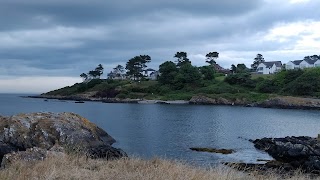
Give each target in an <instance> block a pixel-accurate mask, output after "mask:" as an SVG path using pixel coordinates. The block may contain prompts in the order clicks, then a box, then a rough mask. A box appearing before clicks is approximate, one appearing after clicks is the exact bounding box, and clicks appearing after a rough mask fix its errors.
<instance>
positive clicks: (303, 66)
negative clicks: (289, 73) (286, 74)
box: [299, 60, 314, 69]
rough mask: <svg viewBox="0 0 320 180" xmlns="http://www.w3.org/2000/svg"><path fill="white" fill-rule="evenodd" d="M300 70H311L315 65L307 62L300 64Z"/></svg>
mask: <svg viewBox="0 0 320 180" xmlns="http://www.w3.org/2000/svg"><path fill="white" fill-rule="evenodd" d="M299 67H300V69H304V68H310V67H314V66H313V64H309V63H307V62H306V61H304V60H303V61H302V62H301V63H300V66H299Z"/></svg>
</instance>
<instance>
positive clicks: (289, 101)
mask: <svg viewBox="0 0 320 180" xmlns="http://www.w3.org/2000/svg"><path fill="white" fill-rule="evenodd" d="M256 106H258V107H265V108H282V109H319V110H320V99H314V98H300V97H291V96H282V97H274V98H271V99H269V100H266V101H263V102H261V103H257V105H256Z"/></svg>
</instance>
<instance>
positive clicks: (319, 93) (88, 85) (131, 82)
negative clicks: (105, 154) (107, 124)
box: [45, 52, 320, 103]
mask: <svg viewBox="0 0 320 180" xmlns="http://www.w3.org/2000/svg"><path fill="white" fill-rule="evenodd" d="M218 54H219V53H217V52H211V53H208V54H207V62H208V63H209V65H208V66H202V67H196V66H193V65H192V64H191V62H190V60H189V59H188V58H187V54H186V53H185V52H177V53H176V55H175V57H176V58H177V61H176V62H172V61H166V62H164V63H162V64H161V65H160V66H159V74H160V75H159V76H158V78H157V80H149V79H147V78H145V77H144V76H143V74H142V70H143V69H144V68H145V67H146V65H145V63H147V62H149V61H150V60H151V58H150V56H147V55H143V56H136V57H134V58H132V59H130V60H129V61H128V63H127V66H126V69H127V74H128V72H129V74H130V71H132V72H131V73H136V74H132V78H131V79H121V80H120V79H112V78H109V79H100V78H93V79H90V81H87V82H86V81H85V82H84V83H77V84H75V85H73V86H68V87H64V88H61V89H58V90H54V91H51V92H48V93H46V94H45V95H52V96H57V95H58V96H71V95H79V94H81V95H85V96H89V97H94V98H118V99H127V98H128V99H159V100H190V99H191V98H192V97H193V96H195V95H202V96H206V97H209V98H218V97H221V98H225V99H228V100H233V101H235V100H241V101H244V102H246V103H252V102H260V101H264V100H266V99H268V98H270V97H273V96H276V95H287V96H303V97H313V98H318V97H320V68H308V69H304V70H301V69H298V70H285V69H283V70H282V71H280V72H278V73H276V74H270V75H262V74H255V73H252V72H251V71H250V69H248V68H247V67H246V66H245V65H244V64H238V65H237V66H233V67H232V69H231V70H229V72H226V71H225V72H223V71H219V70H217V68H216V65H217V64H216V61H215V60H216V58H218ZM139 61H140V62H141V63H140V64H139V63H138V62H139ZM255 61H256V58H255ZM254 64H255V62H254ZM99 67H100V65H99V66H98V67H97V68H98V69H101V68H99ZM133 67H135V68H136V69H133V70H132V69H130V68H133ZM115 69H117V67H116V68H115ZM102 70H103V68H102Z"/></svg>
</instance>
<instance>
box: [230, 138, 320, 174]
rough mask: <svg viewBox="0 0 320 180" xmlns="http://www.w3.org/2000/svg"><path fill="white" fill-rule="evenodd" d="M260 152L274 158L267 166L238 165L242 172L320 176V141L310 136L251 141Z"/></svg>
mask: <svg viewBox="0 0 320 180" xmlns="http://www.w3.org/2000/svg"><path fill="white" fill-rule="evenodd" d="M250 141H251V142H253V143H254V147H255V148H257V149H258V150H262V151H265V152H267V153H268V154H269V155H270V156H272V157H273V158H274V160H272V161H268V162H267V163H265V164H244V163H240V164H236V167H237V168H239V169H240V170H244V169H247V170H248V169H251V170H262V171H267V170H270V169H272V170H277V171H281V173H285V172H295V171H297V170H301V171H302V172H304V173H313V174H320V141H319V139H317V138H312V137H308V136H300V137H294V136H292V137H289V136H288V137H285V138H262V139H256V140H250Z"/></svg>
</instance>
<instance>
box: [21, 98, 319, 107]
mask: <svg viewBox="0 0 320 180" xmlns="http://www.w3.org/2000/svg"><path fill="white" fill-rule="evenodd" d="M25 97H27V98H42V99H57V100H62V101H64V100H71V101H80V102H81V101H96V102H103V103H133V104H192V105H229V106H244V107H261V108H278V109H305V110H320V99H314V98H301V97H291V96H278V97H273V98H270V99H268V100H265V101H262V102H254V103H252V102H248V101H247V100H245V99H234V100H229V99H225V98H222V97H218V98H209V97H206V96H203V95H196V96H193V97H192V98H191V99H190V100H189V101H184V100H175V101H162V100H144V99H119V98H94V97H90V96H85V95H73V96H51V95H36V96H25Z"/></svg>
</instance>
